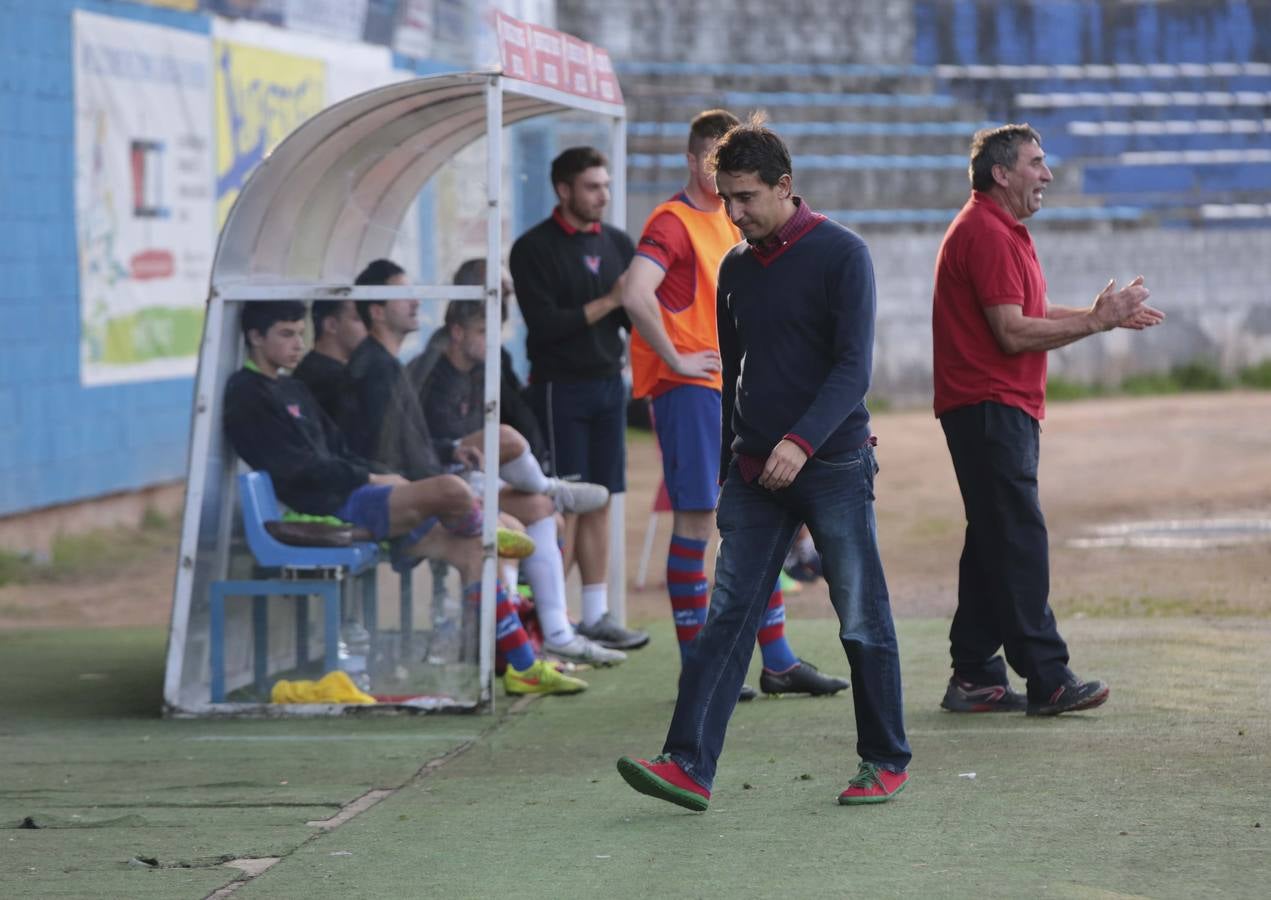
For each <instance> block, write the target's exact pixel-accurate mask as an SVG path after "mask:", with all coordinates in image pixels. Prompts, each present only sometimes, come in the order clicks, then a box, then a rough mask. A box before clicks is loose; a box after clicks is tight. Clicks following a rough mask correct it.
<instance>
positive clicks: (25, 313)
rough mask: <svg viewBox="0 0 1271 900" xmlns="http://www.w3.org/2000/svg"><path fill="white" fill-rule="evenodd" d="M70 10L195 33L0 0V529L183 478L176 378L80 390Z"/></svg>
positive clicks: (118, 10) (105, 8) (100, 0)
mask: <svg viewBox="0 0 1271 900" xmlns="http://www.w3.org/2000/svg"><path fill="white" fill-rule="evenodd" d="M75 9H86V10H90V11H93V12H99V13H104V14H107V15H112V16H118V17H120V18H128V19H136V20H140V21H146V22H154V23H156V24H160V25H166V26H169V27H173V28H181V29H187V30H190V31H195V32H199V33H207V32H208V31H209V30H210V27H211V20H210V19H209V18H208V17H207V16H200V15H197V14H192V13H180V12H175V11H172V10H165V9H160V8H155V7H149V6H143V5H139V4H133V3H123V2H106V0H78V2H76V0H42V2H40V3H31V2H27V0H23V2H16V0H0V515H5V514H7V513H12V512H17V511H20V510H26V509H32V508H36V507H42V506H49V505H53V504H57V503H65V502H67V501H72V500H79V499H84V498H89V497H94V496H99V495H102V494H109V493H113V492H116V491H121V490H128V489H134V488H140V487H145V486H147V485H152V484H156V483H159V482H163V481H168V480H172V479H175V478H180V477H182V475H183V474H184V471H185V454H186V444H187V432H188V429H189V420H190V398H191V395H192V393H193V384H192V380H191V379H189V378H182V379H172V380H167V381H159V382H149V383H138V384H125V385H112V386H109V387H100V388H84V387H81V386H80V376H79V341H80V308H79V279H78V264H77V258H76V246H75V178H74V173H75V158H74V157H75V124H74V98H73V96H72V93H73V76H72V62H71V14H72V11H73V10H75Z"/></svg>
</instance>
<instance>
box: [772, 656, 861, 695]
mask: <svg viewBox="0 0 1271 900" xmlns="http://www.w3.org/2000/svg"><path fill="white" fill-rule="evenodd" d="M848 687H850V684H849V682H848V680H847V679H846V678H834V677H833V676H831V675H822V674H821V673H820V672H819V671H817V668H816V666H814V665H812V663H810V662H804V661H803V660H799V663H798V665H796V666H795V667H794V668H793V669H790V670H789V671H786V672H782V673H781V674H779V675H777V674H774V673H772V672H769V671H768V670H767V669H764V670H763V672H762V673H760V675H759V690H761V691H763V692H764V693H765V694H811V695H812V696H813V697H820V696H829V695H830V694H837V693H838V692H839V691H841V690H844V689H845V688H848Z"/></svg>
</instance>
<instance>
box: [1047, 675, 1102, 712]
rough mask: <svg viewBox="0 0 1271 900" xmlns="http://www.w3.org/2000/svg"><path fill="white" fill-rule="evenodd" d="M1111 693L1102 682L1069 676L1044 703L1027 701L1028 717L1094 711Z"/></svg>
mask: <svg viewBox="0 0 1271 900" xmlns="http://www.w3.org/2000/svg"><path fill="white" fill-rule="evenodd" d="M1111 692H1112V689H1111V688H1109V687H1108V686H1107V685H1106V684H1104V683H1103V682H1102V681H1082V680H1081V679H1080V678H1078V677H1077V676H1076V675H1070V676H1069V680H1068V681H1067V682H1065V683H1064V684H1061V685H1060V686H1059V687H1057V688H1055V691H1054V693H1052V694H1051V695H1050V699H1049V700H1047V701H1046V702H1045V703H1034V702H1033V701H1031V700H1030V701H1028V715H1030V716H1057V715H1059V714H1060V713H1066V712H1077V711H1078V710H1082V709H1094V708H1095V707H1096V706H1102V705H1103V704H1104V703H1105V702H1106V701H1107V699H1108V694H1110V693H1111Z"/></svg>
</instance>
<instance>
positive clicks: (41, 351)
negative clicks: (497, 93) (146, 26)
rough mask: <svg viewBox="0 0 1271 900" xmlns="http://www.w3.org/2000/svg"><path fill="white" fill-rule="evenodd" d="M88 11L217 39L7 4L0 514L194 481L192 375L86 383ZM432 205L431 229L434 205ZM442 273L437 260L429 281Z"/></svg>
mask: <svg viewBox="0 0 1271 900" xmlns="http://www.w3.org/2000/svg"><path fill="white" fill-rule="evenodd" d="M77 9H83V10H89V11H92V12H97V13H102V14H105V15H110V16H116V17H118V18H122V19H131V20H136V21H143V22H152V23H155V24H159V25H166V26H169V27H172V28H179V29H185V30H189V31H193V32H197V33H201V34H207V33H210V31H211V23H212V19H211V17H210V16H209V15H207V14H202V13H183V12H177V11H174V10H168V9H162V8H159V7H152V6H148V5H145V4H143V3H133V2H126V0H0V516H5V515H9V514H13V513H17V512H23V511H26V510H31V509H37V508H40V507H46V506H52V505H56V504H60V503H67V502H73V501H78V500H85V499H89V498H92V497H98V496H103V495H107V494H112V493H117V492H120V491H127V490H135V489H138V488H143V487H148V486H151V485H155V484H160V483H163V482H167V481H173V480H177V479H181V478H183V477H184V475H185V466H186V452H187V446H188V432H189V424H190V402H191V398H192V396H193V392H194V385H193V379H192V378H177V379H168V380H164V381H157V382H143V383H136V384H121V385H112V386H107V387H94V388H85V387H82V386H81V385H80V374H79V346H80V301H79V279H78V263H77V256H76V244H75V124H74V98H73V96H72V94H73V83H74V82H73V68H72V59H71V48H72V34H71V19H72V14H73V12H74V11H75V10H77ZM395 65H396V66H397V67H398V68H402V69H407V70H413V71H415V72H416V73H418V74H421V75H423V74H433V73H435V72H439V71H447V70H450V69H453V67H452V66H448V65H446V64H443V63H434V62H431V61H420V60H413V59H408V58H406V57H396V58H395ZM422 206H423V207H424V209H422V210H421V219H422V222H421V224H422V226H423V232H424V233H425V234H429V233H431V231H432V229H433V228H434V222H433V220H432V210H431V207H430V206H429V204H427V203H424V204H422ZM424 247H425V251H426V252H427V251H428V250H430V249H431V245H430V243H429V242H427V241H425V242H424ZM435 266H436V263H435V260H433V259H432V258H431V256H426V257H425V259H424V261H423V268H424V269H425V271H424V272H422V273H421V274H422V275H423V276H424V277H426V278H427V277H431V276H432V275H434V274H435V273H434V272H433V271H432V270H433V269H435Z"/></svg>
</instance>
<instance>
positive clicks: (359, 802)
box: [305, 789, 393, 829]
mask: <svg viewBox="0 0 1271 900" xmlns="http://www.w3.org/2000/svg"><path fill="white" fill-rule="evenodd" d="M392 793H393V792H392V791H389V790H382V789H380V790H373V791H367V792H366V793H365V794H363V795H362V796H361V797H358V798H357V799H356V800H354V801H353V802H352V803H348V804H346V805H344V806H342V807H340V811H339V812H338V813H336V814H335V815H334V816H332V817H331V818H329V819H314V820H313V821H312V822H305V824H306V825H308V826H309V827H310V828H324V829H330V828H339V827H340V826H341V825H343V824H344V823H345V822H347V821H349V819H351V818H353V817H354V816H356V815H359V814H361V813H364V812H366V811H367V810H368V809H370V808H371V807H372V806H374V805H375V804H376V803H379V802H380V801H381V800H383V799H384V798H385V797H387V796H389V795H390V794H392Z"/></svg>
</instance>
